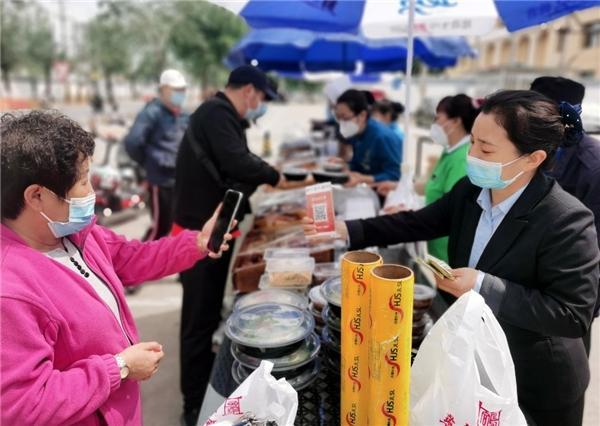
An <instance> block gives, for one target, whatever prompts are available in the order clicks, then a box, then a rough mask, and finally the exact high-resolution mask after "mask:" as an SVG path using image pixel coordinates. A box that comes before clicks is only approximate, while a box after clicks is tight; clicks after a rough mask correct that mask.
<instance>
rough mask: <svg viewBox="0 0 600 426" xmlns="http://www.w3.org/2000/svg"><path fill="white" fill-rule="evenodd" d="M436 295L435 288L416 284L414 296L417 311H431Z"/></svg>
mask: <svg viewBox="0 0 600 426" xmlns="http://www.w3.org/2000/svg"><path fill="white" fill-rule="evenodd" d="M435 295H436V290H435V289H434V288H433V287H430V286H428V285H423V284H415V287H414V295H413V306H414V307H415V309H429V307H430V306H431V304H432V303H433V299H434V297H435Z"/></svg>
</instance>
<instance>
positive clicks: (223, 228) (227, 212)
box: [208, 189, 244, 253]
mask: <svg viewBox="0 0 600 426" xmlns="http://www.w3.org/2000/svg"><path fill="white" fill-rule="evenodd" d="M242 198H244V194H242V193H241V192H239V191H234V190H232V189H228V190H227V192H226V193H225V197H224V198H223V206H222V207H221V211H220V212H219V216H218V217H217V222H216V223H215V227H214V228H213V230H212V233H211V234H210V238H209V240H208V249H209V250H210V251H211V252H213V253H218V252H219V249H220V248H221V245H222V244H223V237H224V236H225V234H226V233H228V232H229V231H230V230H231V225H232V224H233V221H234V219H235V215H236V214H237V211H238V208H239V207H240V203H241V202H242Z"/></svg>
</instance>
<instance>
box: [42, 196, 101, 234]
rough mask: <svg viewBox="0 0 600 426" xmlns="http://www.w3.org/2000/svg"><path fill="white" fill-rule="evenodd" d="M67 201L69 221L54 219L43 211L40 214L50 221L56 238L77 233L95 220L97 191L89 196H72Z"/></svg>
mask: <svg viewBox="0 0 600 426" xmlns="http://www.w3.org/2000/svg"><path fill="white" fill-rule="evenodd" d="M57 197H58V195H57ZM65 201H66V202H67V203H69V220H68V221H67V222H59V221H56V220H52V219H50V218H49V217H48V216H46V215H45V214H44V213H43V212H40V214H41V215H42V216H43V217H44V218H45V219H46V220H47V221H48V227H49V228H50V232H52V235H54V236H55V237H56V238H62V237H66V236H67V235H71V234H75V233H77V232H79V231H81V230H82V229H83V228H85V227H86V226H88V225H89V224H90V223H92V220H94V206H95V204H96V194H95V193H91V194H90V195H88V196H87V197H82V198H71V199H70V200H65Z"/></svg>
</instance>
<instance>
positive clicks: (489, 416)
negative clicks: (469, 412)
mask: <svg viewBox="0 0 600 426" xmlns="http://www.w3.org/2000/svg"><path fill="white" fill-rule="evenodd" d="M500 413H502V410H500V411H488V410H486V409H485V407H484V406H483V402H481V401H479V411H478V413H477V425H476V426H500Z"/></svg>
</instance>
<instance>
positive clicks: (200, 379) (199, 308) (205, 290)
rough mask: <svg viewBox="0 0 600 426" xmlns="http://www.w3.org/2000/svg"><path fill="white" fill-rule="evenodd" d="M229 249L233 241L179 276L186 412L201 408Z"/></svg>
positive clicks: (210, 364) (217, 324) (218, 316)
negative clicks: (181, 302) (220, 252)
mask: <svg viewBox="0 0 600 426" xmlns="http://www.w3.org/2000/svg"><path fill="white" fill-rule="evenodd" d="M233 248H234V241H231V242H230V243H229V251H227V252H225V253H223V256H222V257H221V258H220V259H210V258H205V259H203V260H201V261H199V262H198V263H196V265H194V267H193V268H191V269H188V270H187V271H183V272H182V273H181V274H180V275H179V276H180V281H181V284H182V285H183V306H182V308H181V336H180V361H181V392H182V393H183V403H184V410H186V411H187V410H192V409H194V408H200V407H201V405H202V400H203V399H204V394H205V392H206V387H207V385H208V383H209V380H210V372H211V369H212V365H213V361H214V358H215V354H214V353H213V351H212V335H213V333H214V332H215V330H216V329H217V327H218V326H219V322H220V321H221V308H222V305H223V294H224V292H225V283H226V282H227V270H228V268H229V261H230V260H231V254H232V253H233Z"/></svg>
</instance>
